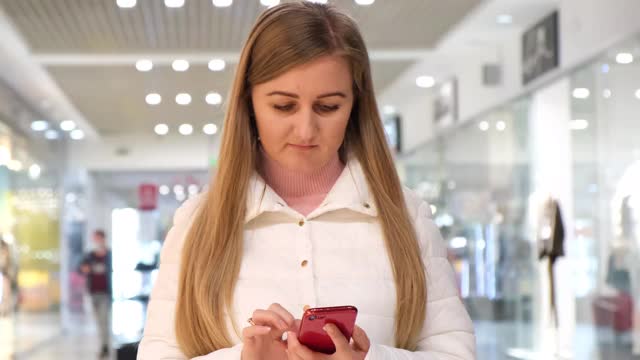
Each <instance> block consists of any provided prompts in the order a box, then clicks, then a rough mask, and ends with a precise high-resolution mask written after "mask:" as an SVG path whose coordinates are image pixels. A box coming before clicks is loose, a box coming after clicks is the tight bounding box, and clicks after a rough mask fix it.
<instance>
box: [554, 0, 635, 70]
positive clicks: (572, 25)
mask: <svg viewBox="0 0 640 360" xmlns="http://www.w3.org/2000/svg"><path fill="white" fill-rule="evenodd" d="M638 14H640V1H637V0H579V1H576V0H563V1H561V3H560V46H561V49H562V53H561V55H562V56H561V58H560V61H561V64H562V66H563V67H565V68H566V67H570V66H573V65H575V64H577V63H580V62H581V61H583V60H584V59H586V58H589V57H592V56H594V55H596V54H598V53H599V52H601V51H603V50H604V49H606V48H608V47H610V46H612V45H614V44H615V43H617V42H619V41H621V40H624V39H626V38H628V37H630V36H632V35H634V34H637V33H638V32H640V21H638Z"/></svg>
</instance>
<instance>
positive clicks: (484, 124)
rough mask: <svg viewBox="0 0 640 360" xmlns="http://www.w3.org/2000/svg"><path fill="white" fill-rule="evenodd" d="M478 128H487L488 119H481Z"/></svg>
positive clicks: (483, 129) (484, 129) (485, 129)
mask: <svg viewBox="0 0 640 360" xmlns="http://www.w3.org/2000/svg"><path fill="white" fill-rule="evenodd" d="M478 128H480V130H482V131H487V130H489V122H488V121H481V122H480V124H478Z"/></svg>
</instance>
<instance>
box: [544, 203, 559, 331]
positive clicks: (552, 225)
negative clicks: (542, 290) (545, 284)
mask: <svg viewBox="0 0 640 360" xmlns="http://www.w3.org/2000/svg"><path fill="white" fill-rule="evenodd" d="M564 238H565V231H564V224H563V221H562V212H561V211H560V205H559V204H558V201H557V200H556V199H554V198H553V197H551V196H550V195H549V196H547V197H546V199H545V200H544V201H543V203H542V209H541V215H540V218H539V223H538V250H539V251H538V260H543V259H544V258H548V259H549V261H548V276H549V294H550V298H549V301H550V304H551V318H552V321H553V323H554V325H555V326H556V328H557V327H558V322H559V321H558V309H557V306H556V294H555V285H556V284H555V276H554V273H553V267H554V265H555V262H556V260H557V259H558V258H560V257H562V256H564Z"/></svg>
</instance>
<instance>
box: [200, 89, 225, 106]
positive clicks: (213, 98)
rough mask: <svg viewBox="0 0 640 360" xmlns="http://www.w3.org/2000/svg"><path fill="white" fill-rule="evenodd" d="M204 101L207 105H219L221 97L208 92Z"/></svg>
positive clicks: (215, 93)
mask: <svg viewBox="0 0 640 360" xmlns="http://www.w3.org/2000/svg"><path fill="white" fill-rule="evenodd" d="M204 100H205V101H206V102H207V104H209V105H220V104H221V103H222V95H220V94H218V93H217V92H210V93H208V94H207V96H206V97H205V98H204Z"/></svg>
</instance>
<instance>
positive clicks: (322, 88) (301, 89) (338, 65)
mask: <svg viewBox="0 0 640 360" xmlns="http://www.w3.org/2000/svg"><path fill="white" fill-rule="evenodd" d="M352 83H353V80H352V75H351V68H350V66H349V63H348V62H347V61H346V60H345V59H344V58H343V57H341V56H336V55H332V56H323V57H321V58H318V59H316V60H313V61H311V62H308V63H306V64H303V65H300V66H296V67H294V68H292V69H290V70H289V71H286V72H285V73H283V74H281V75H280V76H278V77H276V78H274V79H272V80H270V81H267V82H265V83H264V84H259V85H257V86H256V90H258V91H260V92H262V93H265V94H267V93H270V92H272V91H285V92H290V93H295V94H297V95H299V96H318V95H320V94H326V93H331V92H335V91H342V92H348V91H350V89H351V84H352Z"/></svg>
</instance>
